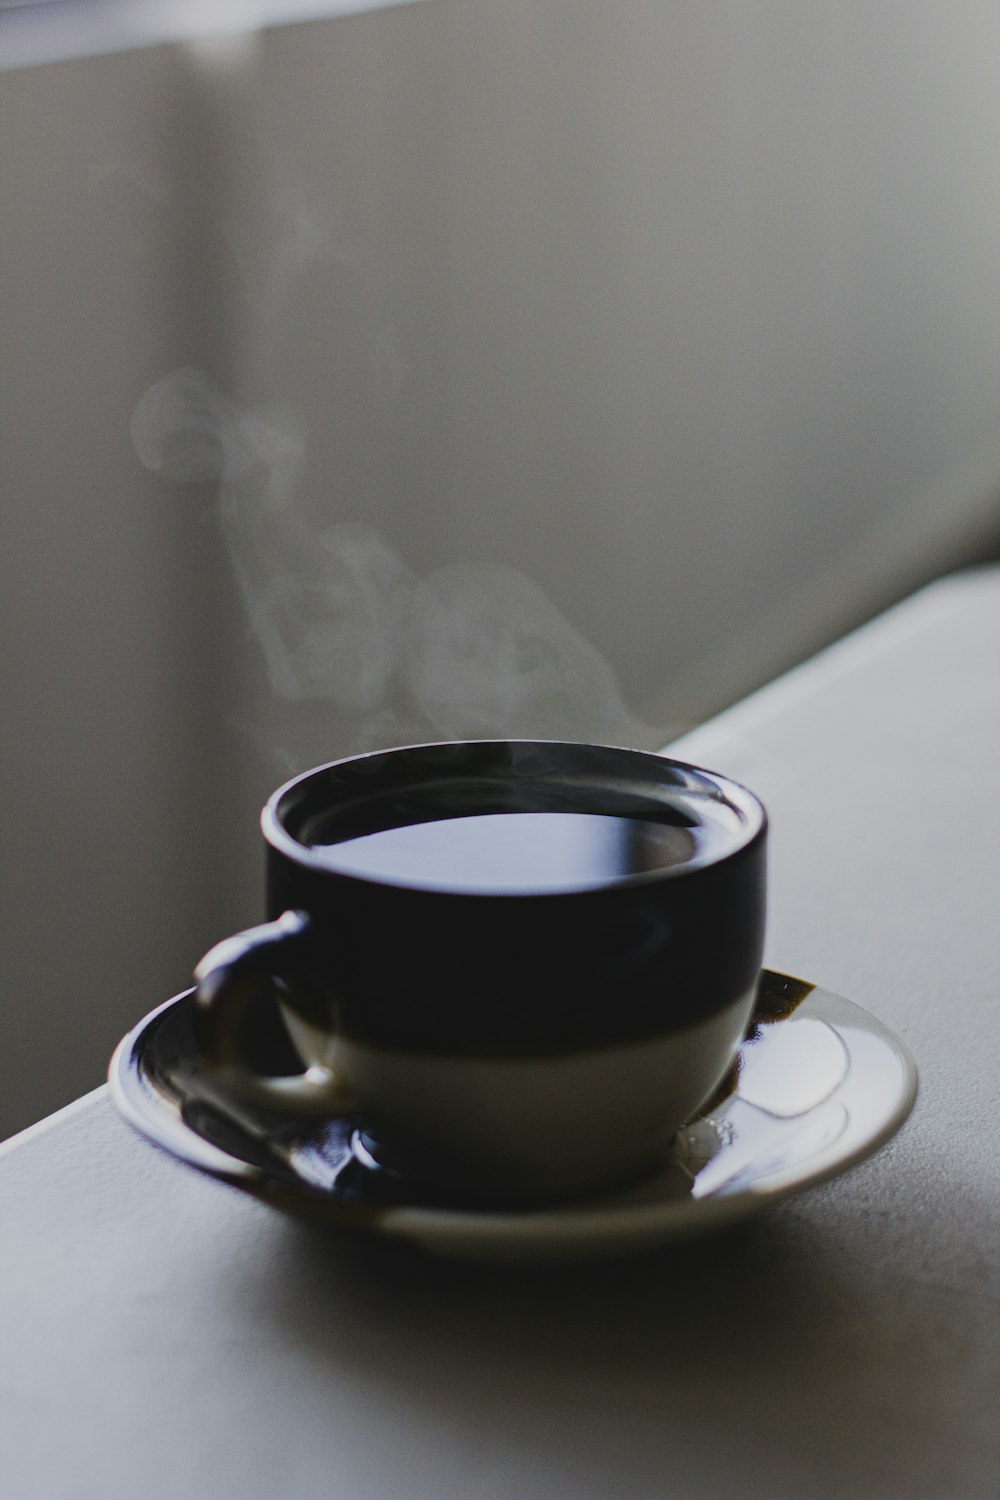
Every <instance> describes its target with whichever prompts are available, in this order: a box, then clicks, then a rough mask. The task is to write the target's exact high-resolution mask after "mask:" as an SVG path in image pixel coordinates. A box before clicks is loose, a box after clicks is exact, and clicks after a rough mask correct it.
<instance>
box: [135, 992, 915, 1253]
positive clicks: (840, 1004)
mask: <svg viewBox="0 0 1000 1500" xmlns="http://www.w3.org/2000/svg"><path fill="white" fill-rule="evenodd" d="M763 972H765V973H766V974H768V976H769V977H771V978H774V979H776V980H779V981H781V980H792V982H794V983H796V984H800V983H804V984H806V985H807V987H808V988H809V994H808V996H807V997H806V999H805V1000H804V1001H803V1002H802V1006H801V1007H800V1008H799V1010H797V1011H796V1012H795V1014H796V1015H801V1014H802V1011H803V1009H805V1008H806V1007H808V1010H807V1012H806V1013H807V1014H815V1013H816V1012H817V1011H818V1012H819V1014H818V1016H817V1019H820V1020H823V1021H824V1022H825V1023H826V1024H828V1025H831V1026H832V1027H833V1029H834V1030H836V1029H837V1026H836V1022H835V1021H831V1020H829V1019H828V1018H827V1017H826V1016H824V1015H823V1010H824V1008H825V1007H824V1002H826V1003H827V1005H829V1004H830V1003H831V1002H832V1008H833V1010H834V1011H840V1012H842V1013H844V1014H845V1015H846V1017H847V1018H849V1019H850V1020H851V1021H853V1022H854V1023H855V1025H856V1026H858V1027H860V1029H861V1030H863V1031H866V1032H868V1033H869V1034H870V1035H875V1036H876V1037H878V1038H879V1039H880V1040H881V1041H882V1042H883V1044H886V1045H887V1046H888V1048H889V1049H890V1051H891V1052H892V1053H894V1054H895V1057H896V1060H897V1062H898V1064H899V1067H900V1077H899V1082H898V1086H897V1088H896V1090H895V1094H894V1096H893V1097H892V1098H891V1101H890V1099H889V1098H887V1100H886V1109H885V1112H884V1114H883V1115H882V1117H881V1119H880V1120H879V1122H878V1123H877V1124H876V1125H874V1126H873V1127H872V1128H871V1129H870V1130H869V1131H868V1133H867V1134H865V1135H864V1136H863V1137H862V1138H861V1139H860V1140H858V1141H857V1142H856V1144H855V1145H854V1146H852V1147H851V1148H850V1149H848V1150H846V1151H840V1152H837V1151H833V1152H832V1153H831V1152H829V1151H828V1152H826V1153H825V1154H821V1156H820V1158H819V1160H818V1161H817V1162H815V1163H813V1164H812V1165H810V1164H809V1163H805V1164H803V1165H801V1166H800V1167H799V1168H798V1169H797V1170H796V1171H795V1172H794V1175H792V1176H791V1177H790V1178H787V1174H786V1178H787V1180H777V1181H773V1180H772V1181H767V1180H765V1181H763V1182H757V1183H752V1184H750V1185H749V1186H748V1187H745V1188H741V1189H737V1190H735V1191H731V1192H728V1193H719V1194H716V1195H712V1196H706V1197H703V1198H695V1197H668V1198H662V1199H660V1200H656V1199H652V1200H650V1201H645V1202H628V1201H625V1202H621V1201H617V1200H618V1199H619V1197H620V1191H621V1190H619V1191H612V1192H608V1193H602V1194H601V1195H600V1196H597V1197H594V1198H592V1199H591V1198H588V1199H582V1200H581V1199H577V1200H573V1201H572V1202H568V1203H562V1204H552V1203H546V1204H544V1205H541V1206H539V1207H536V1208H530V1209H524V1210H506V1209H490V1208H483V1207H479V1206H476V1207H447V1206H444V1207H442V1206H438V1205H431V1204H401V1205H369V1204H349V1203H345V1202H343V1201H342V1200H340V1199H337V1198H334V1197H331V1196H330V1195H329V1194H327V1193H326V1192H324V1191H323V1190H322V1189H320V1188H314V1187H311V1186H310V1185H309V1184H308V1183H306V1182H294V1183H289V1182H284V1181H282V1180H281V1179H279V1178H278V1177H277V1176H275V1175H273V1174H271V1173H269V1172H267V1171H266V1169H264V1168H262V1167H260V1166H256V1165H254V1164H253V1163H250V1162H246V1161H242V1160H240V1159H239V1158H238V1157H234V1156H231V1155H229V1154H228V1153H227V1152H225V1151H223V1150H222V1149H221V1148H220V1147H217V1146H214V1145H212V1144H211V1143H210V1142H209V1141H207V1140H205V1139H204V1137H202V1136H201V1135H199V1134H198V1132H197V1131H196V1130H195V1129H194V1128H193V1127H192V1126H191V1125H189V1124H188V1123H187V1121H185V1120H184V1119H183V1118H182V1117H181V1114H180V1110H179V1109H177V1108H172V1107H171V1106H170V1105H169V1104H168V1103H167V1102H166V1101H165V1100H164V1099H163V1098H162V1096H160V1095H158V1094H157V1093H156V1090H155V1089H154V1088H153V1087H152V1085H151V1084H150V1083H149V1081H148V1079H147V1076H146V1074H145V1073H144V1071H143V1068H142V1048H143V1045H144V1044H145V1043H146V1042H147V1040H148V1037H149V1033H150V1031H151V1030H153V1029H154V1028H155V1027H156V1026H157V1025H158V1023H159V1022H160V1021H161V1019H162V1018H163V1017H165V1016H166V1015H167V1014H168V1013H169V1012H172V1011H173V1010H175V1009H177V1008H179V1007H181V1006H183V1005H185V1004H190V1001H191V996H192V993H193V991H192V990H190V989H188V990H184V991H182V992H181V993H180V994H177V995H174V996H173V997H172V998H171V999H169V1000H167V1001H164V1002H163V1003H161V1004H160V1005H157V1006H156V1007H155V1008H154V1009H153V1010H151V1011H150V1012H149V1013H148V1014H147V1015H145V1016H144V1017H143V1018H142V1020H140V1021H139V1022H138V1023H137V1024H136V1025H135V1026H133V1027H132V1028H131V1029H130V1030H129V1031H128V1032H127V1033H126V1034H125V1036H123V1037H122V1039H121V1041H120V1042H119V1043H118V1045H117V1047H116V1048H115V1050H114V1053H113V1055H112V1057H111V1060H110V1063H109V1067H108V1086H109V1091H110V1094H111V1099H112V1101H113V1103H114V1105H115V1107H116V1109H117V1110H118V1112H119V1114H120V1115H121V1116H122V1117H123V1119H124V1120H125V1121H126V1122H127V1123H128V1124H129V1125H130V1126H131V1127H132V1128H133V1129H135V1130H136V1131H138V1133H139V1134H140V1135H142V1136H143V1137H145V1138H146V1139H147V1140H149V1141H152V1143H153V1144H154V1145H156V1146H158V1147H160V1148H161V1149H163V1150H165V1151H167V1152H168V1153H169V1154H170V1155H171V1156H173V1157H174V1158H175V1159H176V1160H179V1161H181V1162H182V1163H184V1164H185V1165H188V1166H191V1167H193V1168H195V1169H196V1170H198V1171H200V1172H202V1173H203V1174H206V1175H208V1176H210V1177H214V1178H215V1179H217V1180H220V1181H223V1182H228V1183H229V1184H230V1185H231V1186H234V1187H238V1188H240V1189H242V1190H243V1191H245V1192H248V1193H249V1194H250V1195H251V1196H253V1197H255V1198H257V1199H258V1200H259V1201H261V1202H264V1203H267V1204H268V1205H270V1206H272V1207H275V1208H279V1209H281V1210H283V1211H286V1212H290V1213H293V1214H294V1215H296V1216H297V1217H300V1218H306V1219H310V1220H312V1221H319V1222H322V1223H325V1224H327V1225H329V1226H330V1227H331V1228H336V1229H339V1230H345V1231H349V1232H351V1233H355V1234H357V1233H365V1234H375V1235H376V1236H378V1237H379V1238H382V1239H389V1240H394V1241H400V1242H405V1243H408V1244H410V1245H412V1246H415V1247H417V1248H419V1249H421V1250H424V1251H426V1252H428V1253H430V1254H433V1255H435V1256H444V1257H448V1258H456V1259H466V1260H468V1259H473V1260H483V1261H490V1262H498V1261H511V1262H513V1261H522V1262H526V1261H530V1262H539V1261H544V1260H547V1259H548V1260H570V1259H594V1258H599V1257H600V1258H607V1257H610V1256H613V1255H615V1254H626V1253H627V1254H632V1253H636V1252H639V1251H642V1250H644V1249H650V1250H651V1249H655V1248H658V1247H660V1246H663V1245H665V1244H670V1243H674V1242H679V1241H681V1240H683V1239H688V1238H691V1237H694V1236H697V1235H701V1234H704V1233H708V1232H711V1231H713V1230H715V1229H720V1228H722V1227H724V1226H725V1225H726V1224H730V1223H734V1222H736V1221H737V1220H742V1219H744V1218H746V1217H748V1216H749V1215H751V1214H754V1213H756V1212H759V1211H760V1210H761V1209H763V1208H765V1207H768V1206H771V1205H773V1204H776V1203H778V1202H781V1201H782V1200H784V1199H787V1198H790V1197H792V1196H794V1195H796V1194H798V1193H800V1192H803V1191H804V1190H805V1189H807V1188H812V1187H817V1186H820V1185H822V1184H823V1183H825V1182H829V1181H831V1180H833V1179H834V1178H837V1177H839V1176H841V1175H842V1174H843V1173H845V1172H847V1171H849V1170H850V1169H851V1168H852V1167H854V1166H857V1165H858V1164H859V1163H861V1162H863V1161H865V1160H867V1159H868V1158H869V1157H871V1156H872V1155H874V1154H875V1152H877V1151H878V1150H880V1149H881V1147H882V1146H883V1145H885V1144H886V1142H887V1141H889V1140H890V1139H891V1138H892V1137H893V1136H894V1135H895V1134H896V1133H897V1132H898V1131H899V1130H900V1128H901V1127H902V1125H903V1124H904V1123H905V1122H906V1120H907V1119H908V1117H909V1115H910V1113H911V1111H912V1109H913V1107H914V1104H915V1102H916V1099H917V1093H918V1088H919V1077H918V1072H917V1067H916V1063H915V1061H914V1059H913V1056H912V1054H911V1052H910V1050H909V1048H908V1047H907V1045H906V1044H905V1042H904V1041H903V1040H902V1039H901V1038H900V1037H899V1036H898V1035H897V1033H895V1032H894V1031H893V1030H892V1029H891V1028H890V1027H888V1026H887V1025H886V1024H885V1023H884V1022H883V1021H881V1020H880V1019H879V1018H878V1017H876V1016H874V1015H873V1014H872V1013H871V1012H870V1011H868V1010H866V1009H865V1008H864V1007H863V1006H860V1005H858V1004H857V1002H855V1001H852V1000H848V999H846V998H845V997H844V996H842V995H839V994H836V993H835V992H834V991H831V990H827V989H826V988H824V987H823V986H821V985H818V984H812V983H811V982H809V981H801V980H798V979H796V978H795V976H792V975H789V974H787V973H785V972H784V971H780V970H775V969H772V968H770V967H768V968H767V969H765V970H764V971H763ZM777 1024H778V1025H784V1024H788V1022H787V1020H786V1021H779V1022H778V1023H777ZM838 1035H840V1033H839V1031H838ZM841 1040H843V1037H841ZM848 1051H849V1052H850V1049H849V1048H848ZM852 1060H853V1059H852Z"/></svg>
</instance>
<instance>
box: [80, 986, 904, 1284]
mask: <svg viewBox="0 0 1000 1500" xmlns="http://www.w3.org/2000/svg"><path fill="white" fill-rule="evenodd" d="M192 1013H193V1001H192V992H191V991H187V992H186V993H185V994H182V995H179V996H178V997H177V998H176V999H174V1000H170V1001H168V1002H167V1003H166V1004H165V1005H162V1006H160V1007H159V1008H158V1009H157V1010H154V1011H153V1012H152V1013H151V1014H150V1015H148V1016H147V1017H146V1018H145V1020H143V1021H142V1022H140V1024H139V1025H138V1026H137V1027H136V1028H135V1029H134V1030H133V1031H131V1032H130V1033H129V1034H128V1035H127V1036H126V1037H125V1038H124V1039H123V1040H122V1041H121V1043H120V1044H119V1046H118V1048H117V1050H116V1052H115V1055H114V1057H113V1058H112V1061H111V1067H110V1071H109V1083H110V1087H111V1093H112V1097H113V1099H114V1101H115V1103H116V1105H117V1106H118V1109H119V1110H120V1111H121V1113H122V1114H123V1115H124V1117H125V1119H126V1120H128V1121H129V1122H130V1124H132V1125H133V1126H135V1127H136V1128H137V1129H138V1130H140V1131H141V1132H142V1133H143V1134H145V1135H146V1136H147V1137H149V1138H150V1139H151V1140H153V1141H155V1142H156V1143H157V1144H158V1145H160V1146H162V1147H165V1148H166V1150H168V1151H170V1152H172V1153H173V1155H174V1156H176V1157H179V1158H180V1160H181V1161H184V1162H187V1163H188V1164H190V1165H191V1166H194V1167H198V1168H200V1169H201V1170H203V1171H205V1172H208V1173H211V1174H212V1175H213V1176H215V1177H219V1178H222V1179H224V1180H226V1181H228V1182H231V1183H234V1184H236V1185H237V1186H239V1187H240V1188H243V1189H244V1190H246V1191H248V1192H251V1193H253V1194H255V1195H256V1196H257V1197H260V1198H262V1199H264V1200H266V1201H268V1202H271V1203H273V1204H275V1205H276V1206H278V1207H281V1208H283V1209H287V1210H291V1211H293V1212H296V1213H300V1214H304V1215H306V1216H309V1217H311V1218H319V1219H322V1220H325V1221H326V1222H328V1223H330V1224H331V1225H334V1226H336V1227H338V1228H341V1229H345V1230H355V1231H363V1232H367V1233H371V1234H376V1235H379V1236H382V1237H385V1238H388V1239H393V1240H402V1241H407V1242H410V1243H413V1244H416V1245H418V1246H420V1247H421V1248H422V1249H424V1250H426V1251H430V1252H432V1253H434V1254H437V1255H444V1256H454V1257H461V1258H463V1259H469V1260H481V1261H492V1262H498V1261H510V1262H515V1261H522V1262H541V1261H556V1260H584V1259H596V1258H599V1257H610V1256H618V1255H624V1254H626V1253H632V1252H635V1251H641V1250H647V1249H652V1248H654V1247H656V1246H660V1245H664V1244H668V1243H670V1242H672V1241H675V1240H680V1239H682V1238H685V1237H688V1236H690V1235H694V1234H698V1233H703V1232H705V1231H707V1230H710V1229H713V1228H716V1227H720V1226H722V1225H724V1224H729V1223H732V1222H733V1221H734V1220H737V1219H740V1218H743V1217H744V1216H745V1215H747V1214H749V1213H752V1212H754V1211H755V1210H757V1209H759V1208H762V1207H764V1206H765V1205H766V1204H769V1203H774V1202H775V1201H776V1200H778V1199H780V1198H784V1197H787V1196H788V1195H789V1194H791V1193H797V1192H799V1191H800V1190H801V1189H803V1188H806V1187H810V1186H812V1185H814V1184H815V1183H818V1182H822V1181H824V1180H826V1179H828V1178H830V1177H833V1176H836V1175H837V1174H838V1173H840V1172H843V1171H845V1170H846V1169H847V1168H848V1167H851V1166H853V1165H854V1164H855V1163H857V1162H859V1161H861V1160H863V1159H864V1158H865V1157H867V1156H870V1155H871V1154H872V1152H874V1151H876V1150H877V1149H878V1147H879V1146H880V1145H882V1144H883V1143H884V1142H885V1141H886V1140H888V1138H889V1137H890V1136H891V1135H893V1134H894V1133H895V1131H896V1130H898V1129H899V1127H900V1125H901V1124H902V1123H903V1121H904V1120H905V1119H906V1117H907V1115H908V1114H909V1112H910V1110H911V1108H912V1106H913V1102H914V1099H915V1098H916V1090H917V1073H916V1068H915V1066H914V1063H913V1060H912V1058H911V1057H910V1054H909V1052H908V1051H907V1049H906V1047H905V1046H904V1045H903V1043H902V1042H901V1041H900V1040H899V1039H898V1037H896V1036H894V1035H893V1033H892V1032H891V1031H889V1030H888V1028H887V1027H885V1026H883V1025H882V1023H881V1022H880V1021H878V1020H876V1019H875V1017H874V1016H872V1015H869V1014H868V1012H867V1011H865V1010H862V1009H861V1007H860V1006H858V1005H854V1004H852V1003H851V1001H849V1000H844V999H841V998H840V997H839V996H837V995H833V994H831V993H829V991H827V990H823V989H820V988H818V987H817V986H815V985H811V984H808V983H806V982H805V981H803V980H799V979H793V978H792V977H791V976H789V975H786V974H778V973H775V972H773V971H771V970H766V971H765V972H764V975H763V977H762V981H761V986H760V992H759V996H758V1002H757V1009H756V1012H755V1019H754V1023H753V1025H752V1027H751V1029H750V1032H749V1034H748V1037H747V1040H746V1041H745V1042H744V1044H743V1047H742V1048H741V1051H740V1055H739V1058H738V1059H737V1063H736V1064H735V1065H734V1067H733V1069H732V1070H731V1072H730V1075H729V1076H728V1078H727V1079H726V1081H725V1082H724V1084H723V1086H722V1087H721V1088H720V1090H719V1091H718V1092H717V1094H716V1096H715V1097H714V1099H712V1100H710V1101H709V1103H708V1105H706V1107H705V1108H704V1110H703V1112H702V1113H701V1114H700V1115H699V1117H698V1118H696V1119H695V1120H692V1121H691V1122H690V1123H689V1124H688V1125H687V1126H685V1128H684V1129H683V1130H682V1131H681V1132H680V1133H679V1135H678V1136H677V1138H676V1139H675V1141H674V1143H673V1146H672V1149H671V1152H670V1155H669V1157H668V1159H666V1160H665V1162H664V1166H663V1168H662V1170H661V1171H659V1172H658V1173H657V1174H656V1175H655V1176H654V1177H650V1178H646V1179H645V1180H644V1181H643V1182H641V1183H639V1184H637V1185H634V1186H631V1187H629V1188H626V1189H621V1190H618V1191H616V1192H614V1193H609V1194H602V1195H601V1196H600V1197H591V1198H586V1199H575V1200H572V1201H568V1202H554V1203H547V1204H544V1205H541V1206H539V1205H538V1204H532V1205H525V1204H516V1203H508V1204H495V1203H489V1202H484V1203H482V1204H480V1203H472V1202H470V1201H468V1200H461V1201H454V1200H453V1201H449V1199H448V1198H447V1197H446V1196H443V1195H442V1196H440V1197H439V1196H436V1195H435V1194H433V1193H430V1192H428V1191H427V1190H426V1189H425V1188H423V1187H422V1186H421V1185H419V1184H414V1183H411V1182H408V1181H407V1179H406V1178H404V1177H402V1176H401V1175H399V1174H397V1173H394V1172H393V1171H391V1170H387V1169H386V1168H384V1167H380V1166H379V1165H378V1163H377V1162H376V1161H374V1160H373V1159H372V1157H371V1156H370V1155H369V1153H368V1151H367V1149H366V1146H365V1141H364V1136H363V1133H362V1132H361V1131H360V1130H359V1129H358V1125H357V1122H356V1121H354V1120H351V1119H347V1118H345V1119H337V1120H332V1121H322V1122H319V1123H317V1122H315V1121H309V1120H305V1119H303V1118H297V1117H294V1116H290V1115H288V1116H283V1115H274V1114H265V1112H264V1111H262V1110H255V1109H252V1108H248V1107H246V1106H243V1105H239V1104H235V1103H233V1102H232V1101H231V1100H228V1099H226V1098H225V1097H224V1096H222V1095H220V1094H218V1093H217V1092H216V1091H215V1090H214V1089H213V1088H212V1086H211V1084H210V1083H209V1082H208V1080H207V1079H206V1078H205V1077H204V1076H203V1074H202V1073H201V1072H200V1069H199V1066H198V1056H197V1051H196V1049H195V1046H194V1041H193V1036H192V1027H191V1023H192ZM276 1045H278V1044H277V1043H276ZM270 1064H271V1067H272V1069H273V1066H274V1059H273V1057H272V1058H271V1059H270ZM290 1066H294V1064H292V1065H290Z"/></svg>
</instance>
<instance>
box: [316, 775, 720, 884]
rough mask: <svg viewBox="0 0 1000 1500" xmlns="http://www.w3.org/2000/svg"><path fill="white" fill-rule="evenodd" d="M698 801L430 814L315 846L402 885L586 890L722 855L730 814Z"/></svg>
mask: <svg viewBox="0 0 1000 1500" xmlns="http://www.w3.org/2000/svg"><path fill="white" fill-rule="evenodd" d="M592 795H593V794H592V793H591V796H592ZM581 800H584V797H581ZM705 800H706V802H707V799H705ZM700 801H701V799H695V798H692V799H680V798H679V799H678V803H677V805H664V806H662V807H659V808H654V809H652V811H653V814H654V815H653V816H649V815H648V813H647V807H645V806H644V808H643V812H644V813H647V815H645V816H629V815H623V814H621V813H609V812H603V811H594V812H591V811H545V810H530V811H519V810H504V811H490V812H480V813H472V812H469V813H466V812H463V813H461V814H459V815H458V816H454V815H450V816H449V815H447V814H445V815H439V816H437V817H435V816H433V815H431V816H430V817H426V816H425V817H424V818H422V819H419V820H416V819H415V820H414V821H412V822H405V823H401V824H397V825H396V826H394V827H389V828H377V829H374V830H372V831H370V832H358V833H353V834H345V835H344V836H338V833H339V830H335V829H334V828H332V827H328V828H326V829H319V828H317V829H314V830H311V836H310V838H309V840H308V841H309V843H310V844H311V846H312V847H313V848H314V849H316V850H317V851H318V852H320V853H322V854H325V855H326V856H327V857H328V859H329V863H330V866H331V868H334V869H337V870H340V871H343V872H344V873H346V874H350V875H357V876H361V877H362V878H365V877H367V878H369V879H373V880H379V881H386V882H389V883H392V884H396V885H405V886H418V887H423V888H428V889H434V890H449V891H467V892H469V893H470V894H476V893H479V894H497V895H504V894H508V895H510V894H517V893H519V892H520V893H524V894H530V893H534V892H539V893H542V892H546V891H550V892H551V891H572V890H586V889H591V888H594V887H598V886H606V885H613V884H615V883H616V882H618V881H620V880H624V879H628V878H629V877H630V876H635V875H639V874H642V873H647V872H653V871H663V870H669V869H672V868H675V867H677V866H681V865H687V864H690V863H691V862H692V861H693V860H699V861H702V860H705V859H712V858H713V857H714V856H717V855H720V854H722V853H723V852H725V850H726V849H727V848H729V847H731V843H732V835H733V822H734V821H735V820H734V818H733V815H732V810H731V809H729V808H727V807H725V806H723V805H715V806H713V805H712V804H711V803H708V802H707V806H706V807H704V808H702V807H698V806H697V805H696V804H697V803H698V802H700ZM685 802H687V803H688V805H685ZM427 811H429V809H427Z"/></svg>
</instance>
